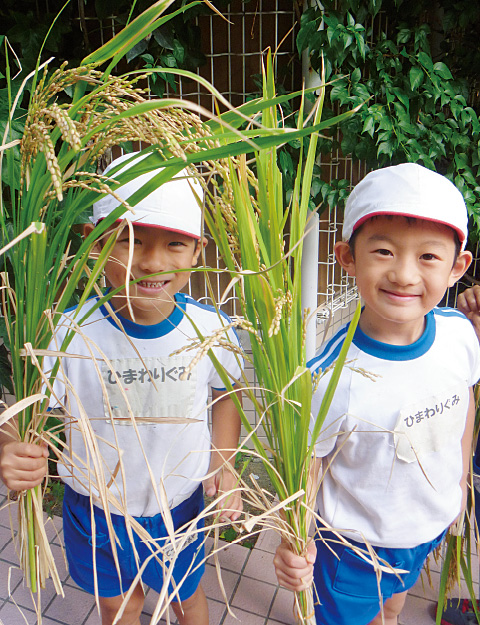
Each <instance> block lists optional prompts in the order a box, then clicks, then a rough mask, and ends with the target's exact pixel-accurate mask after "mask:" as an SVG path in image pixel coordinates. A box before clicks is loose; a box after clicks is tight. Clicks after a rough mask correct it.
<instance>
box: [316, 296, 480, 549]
mask: <svg viewBox="0 0 480 625" xmlns="http://www.w3.org/2000/svg"><path fill="white" fill-rule="evenodd" d="M346 331H347V326H344V327H343V328H341V329H340V330H339V331H338V332H337V333H336V334H335V336H334V337H333V338H332V339H331V340H330V341H329V342H328V343H326V344H325V345H324V346H323V347H322V349H321V351H320V353H319V354H318V355H317V356H316V357H315V358H314V359H313V360H312V361H311V362H310V363H309V365H310V368H311V370H312V372H316V371H318V370H319V369H322V370H325V369H326V368H327V367H328V366H329V365H330V364H331V363H332V362H333V361H334V360H335V359H336V358H337V356H338V353H339V351H340V348H341V346H342V344H343V341H344V339H345V334H346ZM347 363H348V364H347V365H346V366H345V367H344V369H343V371H342V374H341V377H340V382H339V385H338V388H337V391H336V393H335V396H334V399H333V402H332V405H331V407H330V410H329V412H328V415H327V417H326V420H325V422H324V426H323V428H322V431H321V434H320V436H319V439H318V441H317V444H316V453H317V456H319V457H324V458H325V459H324V461H323V464H324V466H326V465H328V463H330V462H331V465H330V467H329V469H328V470H327V472H326V475H325V477H324V480H323V483H322V486H321V489H320V491H319V494H318V497H317V504H318V508H319V512H320V515H321V516H322V517H323V518H324V519H325V520H326V521H327V522H328V523H329V524H331V525H332V526H333V527H335V528H337V529H339V530H340V531H341V533H342V534H344V535H345V536H347V537H350V538H352V539H353V540H357V541H360V542H361V541H363V540H368V542H370V544H372V545H375V546H380V547H392V548H411V547H414V546H417V545H420V544H422V543H424V542H428V541H430V540H433V539H434V538H435V537H436V536H438V535H439V534H440V533H441V532H442V531H443V530H444V529H445V528H446V527H448V525H449V524H450V523H451V522H452V521H453V520H454V519H455V518H456V516H457V515H458V514H459V512H460V506H461V497H462V493H461V488H460V486H459V482H460V479H461V476H462V451H461V438H462V435H463V432H464V429H465V422H466V415H467V409H468V402H469V387H471V386H472V385H473V384H475V383H476V382H477V380H478V379H479V378H480V349H479V344H478V340H477V337H476V335H475V332H474V330H473V328H472V325H471V323H470V322H469V321H468V320H467V319H466V318H465V317H464V316H463V315H462V314H461V313H459V312H458V311H456V310H453V309H449V308H443V309H442V308H435V309H434V310H433V311H432V312H430V313H429V314H428V315H427V316H426V327H425V331H424V333H423V335H422V336H421V337H420V339H419V340H418V341H416V342H415V343H413V344H412V345H406V346H403V345H402V346H396V345H387V344H384V343H380V342H378V341H375V340H374V339H371V338H370V337H368V336H367V335H365V334H364V333H363V332H362V331H361V330H360V329H359V328H358V329H357V331H356V334H355V337H354V341H353V343H352V345H351V347H350V349H349V352H348V356H347ZM330 375H331V372H329V373H327V374H326V375H325V376H324V377H323V378H321V380H320V385H319V388H318V390H317V391H316V393H315V395H314V398H313V402H312V414H313V415H315V416H316V414H317V413H318V410H319V408H320V402H321V400H322V396H323V392H324V390H325V388H326V385H327V383H328V380H329V378H330Z"/></svg>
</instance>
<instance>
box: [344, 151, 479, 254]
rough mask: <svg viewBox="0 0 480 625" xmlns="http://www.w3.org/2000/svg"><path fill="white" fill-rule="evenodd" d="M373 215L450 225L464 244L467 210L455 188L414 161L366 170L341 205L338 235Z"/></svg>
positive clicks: (466, 229)
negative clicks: (342, 214)
mask: <svg viewBox="0 0 480 625" xmlns="http://www.w3.org/2000/svg"><path fill="white" fill-rule="evenodd" d="M375 215H402V216H404V217H416V218H417V219H426V220H428V221H435V222H437V223H441V224H445V225H447V226H450V227H451V228H453V229H454V230H455V231H456V232H457V234H458V237H459V239H460V242H461V243H462V246H464V245H465V242H466V240H467V236H468V213H467V207H466V206H465V200H464V199H463V196H462V194H461V193H460V191H459V190H458V189H457V187H456V186H455V185H454V184H453V183H452V182H450V180H448V179H447V178H445V176H442V175H440V174H437V173H436V172H434V171H432V170H431V169H427V168H426V167H422V166H421V165H418V164H416V163H404V164H402V165H394V166H392V167H384V168H383V169H377V170H375V171H372V172H370V173H369V174H367V175H366V176H365V178H364V179H363V180H361V181H360V182H359V183H358V184H357V185H356V186H355V188H354V189H353V191H352V192H351V194H350V196H349V198H348V200H347V204H346V206H345V217H344V223H343V231H342V237H343V240H344V241H348V240H349V239H350V237H351V236H352V234H353V232H354V231H355V230H356V229H357V228H358V227H359V226H361V225H362V224H363V223H364V222H365V221H366V220H367V219H369V218H370V217H373V216H375Z"/></svg>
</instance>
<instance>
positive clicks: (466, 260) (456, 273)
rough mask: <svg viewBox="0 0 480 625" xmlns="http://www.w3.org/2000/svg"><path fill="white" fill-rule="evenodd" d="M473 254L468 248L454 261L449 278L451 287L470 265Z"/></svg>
mask: <svg viewBox="0 0 480 625" xmlns="http://www.w3.org/2000/svg"><path fill="white" fill-rule="evenodd" d="M472 259H473V256H472V254H471V252H469V251H468V250H464V251H463V252H460V253H459V255H458V256H457V260H456V261H455V262H454V263H453V267H452V271H451V272H450V277H449V279H448V286H449V288H450V287H451V286H453V285H454V284H455V282H457V281H458V280H460V278H461V277H462V276H463V274H464V273H465V272H466V271H467V269H468V268H469V267H470V263H471V262H472Z"/></svg>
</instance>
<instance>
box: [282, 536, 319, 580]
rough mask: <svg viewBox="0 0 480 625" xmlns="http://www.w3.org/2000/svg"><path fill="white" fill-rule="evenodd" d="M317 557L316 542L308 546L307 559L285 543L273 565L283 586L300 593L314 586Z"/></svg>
mask: <svg viewBox="0 0 480 625" xmlns="http://www.w3.org/2000/svg"><path fill="white" fill-rule="evenodd" d="M316 555H317V548H316V546H315V541H313V540H312V542H311V543H309V544H308V546H307V555H306V557H303V556H298V555H296V554H295V553H293V551H292V550H291V549H290V547H289V546H288V545H287V543H285V542H283V541H282V542H281V543H280V545H279V546H278V547H277V551H276V553H275V557H274V558H273V565H274V566H275V573H276V574H277V579H278V582H279V584H280V585H281V586H284V587H285V588H288V589H289V590H294V591H296V592H299V591H301V590H305V589H306V588H309V587H310V586H311V585H312V582H313V563H314V562H315V558H316Z"/></svg>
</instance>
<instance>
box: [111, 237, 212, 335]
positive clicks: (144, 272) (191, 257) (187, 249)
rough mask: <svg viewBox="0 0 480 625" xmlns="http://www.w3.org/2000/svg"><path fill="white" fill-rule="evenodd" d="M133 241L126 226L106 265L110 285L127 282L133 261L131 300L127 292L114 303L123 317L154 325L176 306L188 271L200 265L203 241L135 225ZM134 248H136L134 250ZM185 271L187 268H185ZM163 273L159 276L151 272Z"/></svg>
mask: <svg viewBox="0 0 480 625" xmlns="http://www.w3.org/2000/svg"><path fill="white" fill-rule="evenodd" d="M132 237H133V240H132V241H131V234H130V230H129V228H128V227H127V226H125V227H124V228H123V230H122V232H121V233H120V235H119V237H118V239H117V241H116V243H115V246H114V247H113V250H112V253H111V255H110V258H109V260H108V261H107V264H106V266H105V276H106V278H107V281H108V284H109V286H111V287H112V288H113V289H116V288H118V287H120V286H122V285H125V282H126V280H127V268H128V267H129V264H130V267H129V269H130V280H139V281H138V282H136V283H135V284H130V286H129V291H128V294H129V300H130V306H131V309H132V312H133V317H132V315H131V314H130V310H129V308H128V305H127V297H126V291H125V290H123V291H120V293H119V294H118V295H116V296H114V297H112V299H111V302H112V305H113V307H114V308H115V310H116V311H117V312H119V313H120V314H121V315H122V317H125V318H126V319H129V320H130V321H134V322H135V323H139V324H141V325H153V324H156V323H160V322H161V321H163V320H164V319H166V318H167V317H168V316H169V315H170V314H171V313H172V312H173V310H174V308H175V301H174V297H175V295H176V294H177V293H178V292H179V291H181V290H182V289H183V287H184V286H185V285H186V284H187V283H188V280H189V278H190V273H191V272H190V271H187V270H189V269H191V268H192V267H194V266H195V265H196V264H197V260H198V257H199V255H200V251H201V249H202V242H199V241H197V240H196V239H193V238H192V237H189V236H186V235H184V234H178V233H176V232H172V231H170V230H164V229H163V228H155V227H151V226H136V225H133V233H132ZM131 247H132V250H131V249H130V248H131ZM182 270H183V271H182ZM159 272H166V273H162V275H159V276H152V275H151V274H156V273H159Z"/></svg>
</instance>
